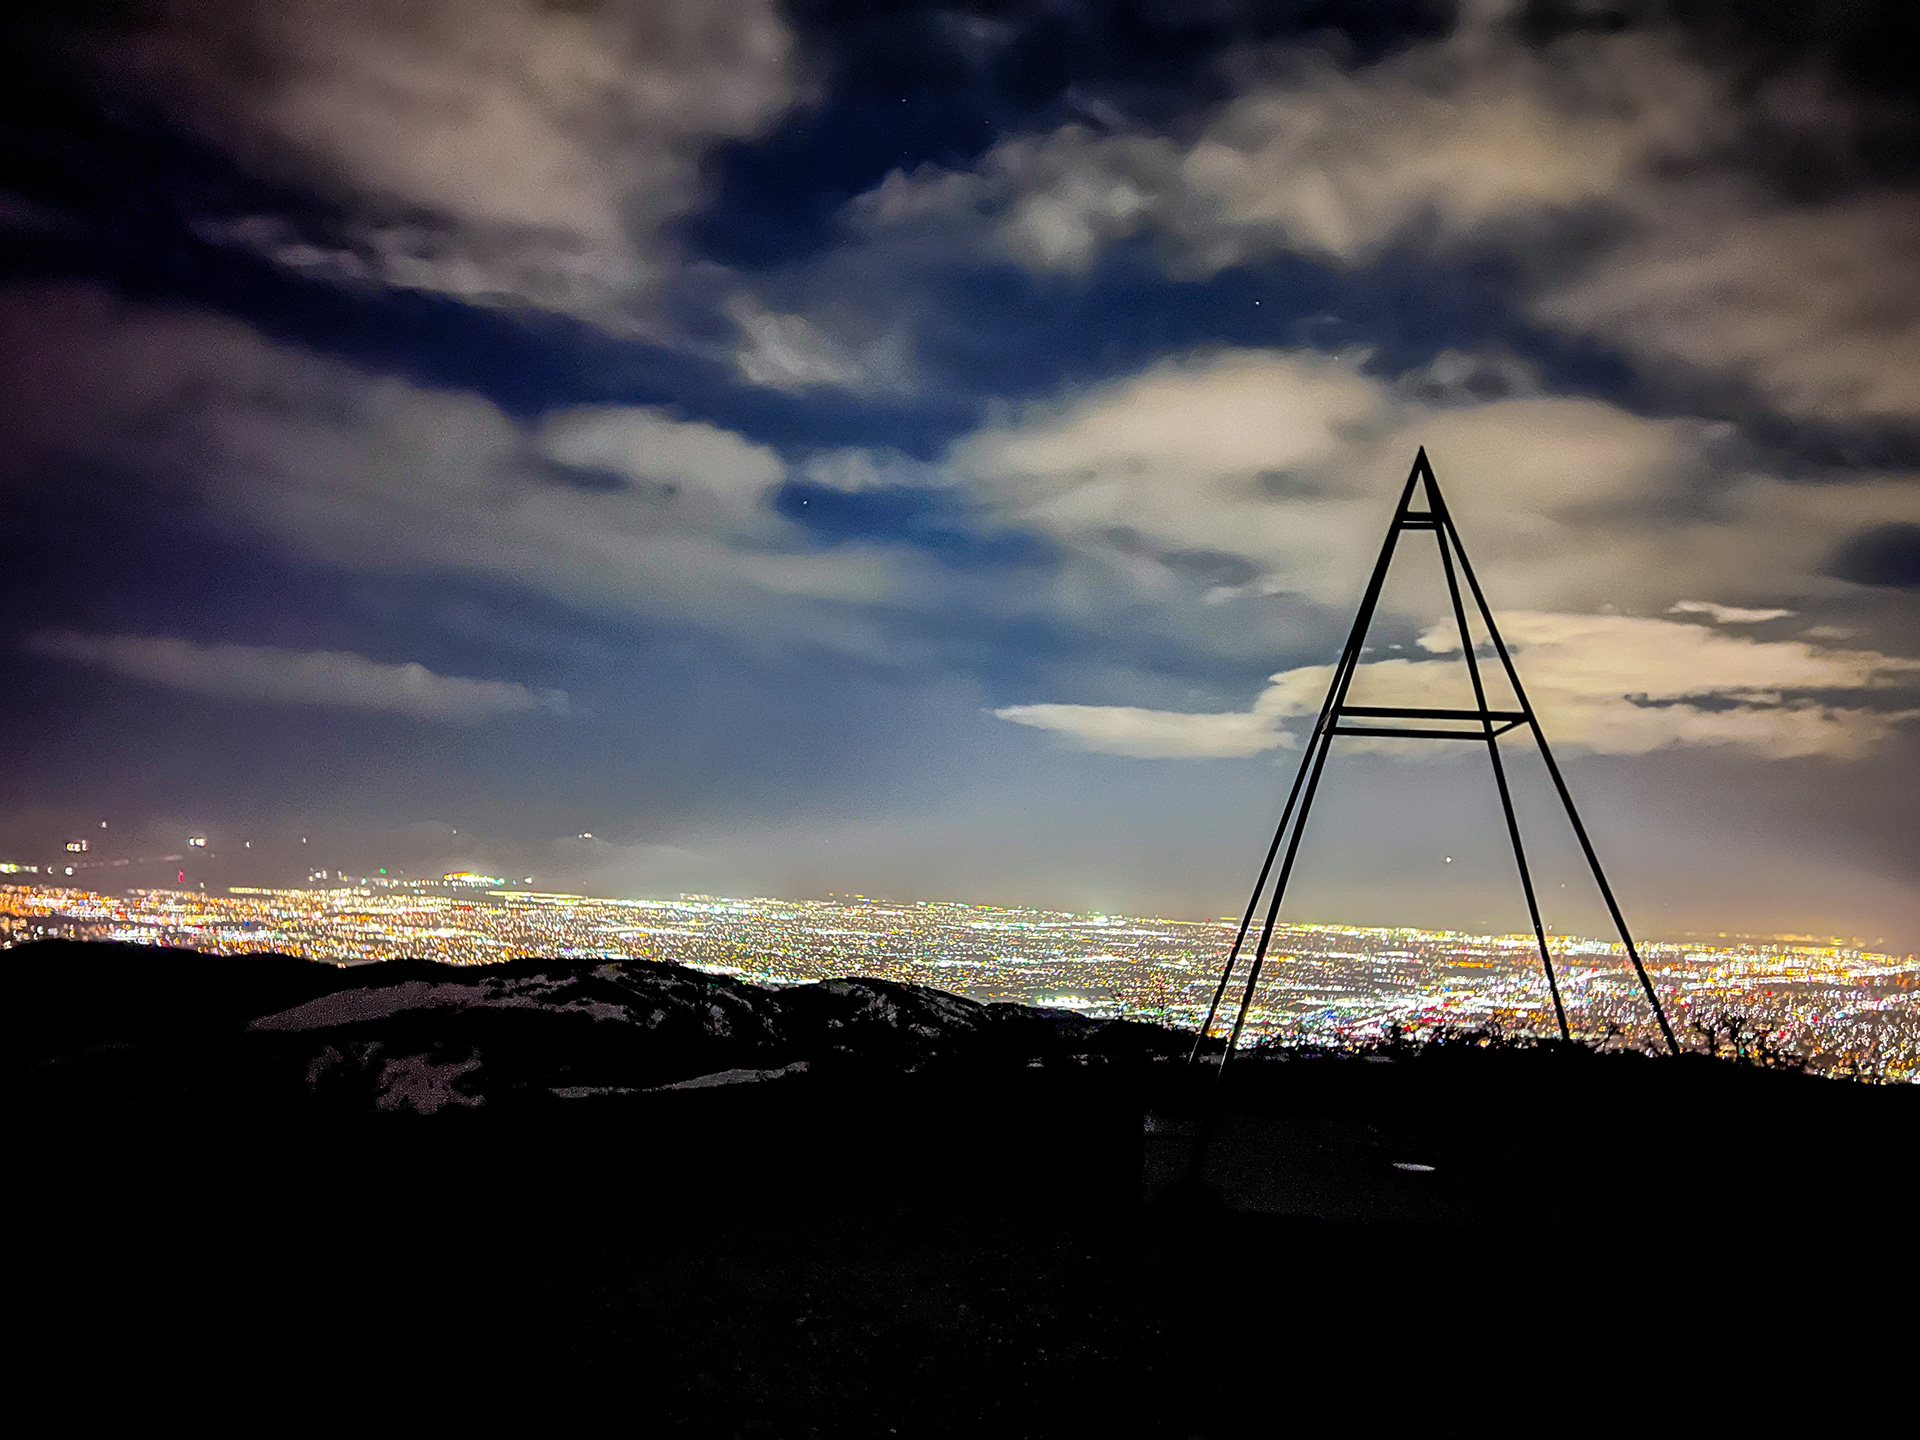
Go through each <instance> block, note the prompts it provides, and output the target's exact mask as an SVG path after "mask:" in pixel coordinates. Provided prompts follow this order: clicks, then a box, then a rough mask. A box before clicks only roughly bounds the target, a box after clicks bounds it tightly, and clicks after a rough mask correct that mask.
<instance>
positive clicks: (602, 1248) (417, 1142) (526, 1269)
mask: <svg viewBox="0 0 1920 1440" xmlns="http://www.w3.org/2000/svg"><path fill="white" fill-rule="evenodd" d="M11 1018H12V1019H14V1020H16V1021H18V1020H19V1016H18V1015H17V1014H16V1015H14V1016H13V1017H11ZM69 1038H71V1037H69ZM63 1043H65V1042H63ZM116 1043H117V1042H116ZM63 1053H72V1054H76V1055H79V1054H80V1052H77V1051H75V1052H63ZM134 1053H137V1047H135V1049H134V1050H129V1049H127V1048H114V1049H108V1050H105V1051H102V1052H100V1054H102V1055H104V1056H105V1057H106V1058H105V1060H104V1061H101V1062H100V1063H95V1062H94V1061H93V1060H90V1059H88V1058H87V1057H86V1056H85V1055H81V1056H80V1058H79V1059H78V1060H74V1061H72V1062H68V1061H62V1062H61V1063H60V1064H58V1065H54V1066H52V1067H51V1068H49V1067H48V1066H47V1065H45V1064H37V1065H36V1066H34V1067H29V1069H28V1070H26V1071H16V1072H15V1073H14V1074H13V1075H12V1077H11V1082H10V1086H9V1088H7V1090H6V1091H5V1095H4V1099H5V1101H6V1109H5V1112H4V1114H5V1123H6V1127H7V1129H6V1135H7V1150H6V1153H7V1155H8V1158H9V1175H10V1178H9V1180H8V1189H9V1191H10V1192H11V1194H12V1195H13V1196H14V1198H15V1200H16V1201H17V1204H16V1206H15V1207H14V1218H13V1220H12V1223H11V1225H10V1234H11V1238H12V1240H13V1244H12V1245H11V1247H10V1256H9V1261H8V1274H7V1285H6V1292H5V1293H6V1295H7V1300H8V1308H9V1311H10V1313H11V1314H12V1316H13V1317H14V1319H15V1322H16V1324H15V1331H16V1333H15V1338H14V1340H13V1341H12V1342H11V1344H10V1346H9V1348H8V1351H7V1357H8V1358H7V1362H6V1370H7V1374H6V1375H5V1377H4V1379H5V1386H6V1390H5V1394H6V1395H7V1397H8V1399H7V1406H8V1410H9V1413H13V1414H17V1415H40V1414H44V1415H48V1416H51V1417H54V1422H55V1423H53V1424H51V1425H47V1424H42V1425H39V1426H36V1427H34V1429H33V1430H32V1431H31V1432H23V1433H41V1432H42V1431H43V1430H47V1431H50V1430H59V1431H74V1432H86V1431H92V1430H96V1429H99V1428H102V1427H103V1426H105V1425H107V1424H113V1425H115V1426H118V1427H121V1428H125V1427H128V1426H135V1427H138V1428H140V1429H148V1428H155V1427H157V1426H159V1425H161V1424H170V1425H179V1424H185V1425H191V1426H194V1427H196V1428H214V1427H218V1428H220V1429H226V1428H229V1427H233V1426H237V1425H245V1426H247V1427H248V1428H249V1429H254V1430H263V1431H264V1430H290V1429H291V1430H304V1429H307V1428H313V1427H318V1426H321V1425H325V1426H327V1427H329V1428H336V1427H337V1428H347V1427H351V1428H353V1429H356V1430H361V1431H366V1430H373V1431H378V1432H386V1431H391V1430H396V1429H401V1428H407V1429H416V1430H417V1429H421V1428H423V1427H427V1428H431V1429H433V1430H436V1431H439V1430H448V1429H451V1428H453V1427H455V1426H473V1427H480V1428H487V1429H495V1428H506V1427H513V1428H517V1429H523V1430H531V1429H538V1430H539V1431H541V1432H545V1433H627V1434H641V1435H652V1434H661V1435H711V1436H767V1437H788V1436H808V1435H823V1436H838V1435H847V1436H866V1435H873V1436H886V1435H900V1436H947V1435H953V1436H960V1435H968V1436H970V1435H985V1436H1023V1435H1036V1436H1037V1435H1047V1436H1056V1435H1057V1436H1075V1435H1115V1436H1127V1435H1167V1436H1223V1437H1224V1436H1244V1435H1283V1434H1284V1435H1291V1434H1301V1435H1308V1434H1320V1433H1336V1432H1337V1433H1346V1434H1365V1435H1373V1434H1380V1435H1386V1434H1404V1433H1414V1434H1423V1435H1478V1434H1508V1433H1514V1434H1517V1433H1529V1434H1563V1433H1581V1434H1585V1433H1620V1434H1674V1435H1680V1434H1699V1433H1712V1434H1735V1433H1740V1434H1773V1433H1794V1434H1814V1435H1825V1434H1852V1433H1862V1432H1873V1433H1878V1432H1880V1431H1883V1430H1885V1431H1891V1432H1892V1433H1901V1434H1904V1433H1910V1432H1911V1429H1912V1421H1913V1400H1912V1398H1911V1397H1912V1373H1913V1366H1914V1360H1915V1341H1916V1339H1917V1338H1920V1336H1917V1335H1916V1328H1917V1327H1916V1324H1915V1310H1916V1304H1917V1303H1920V1302H1917V1301H1916V1296H1920V1264H1917V1263H1916V1260H1915V1258H1914V1257H1915V1252H1916V1239H1917V1237H1916V1235H1915V1229H1914V1203H1915V1193H1916V1192H1915V1189H1914V1179H1915V1169H1914V1165H1913V1144H1914V1140H1915V1137H1916V1121H1917V1120H1920V1103H1916V1102H1920V1092H1916V1091H1914V1090H1913V1089H1912V1088H1911V1087H1902V1088H1899V1089H1894V1088H1890V1087H1870V1086H1864V1085H1853V1084H1846V1083H1842V1082H1837V1081H1824V1080H1816V1079H1810V1078H1807V1077H1803V1076H1797V1075H1789V1074H1779V1073H1772V1072H1762V1071H1754V1070H1749V1069H1744V1068H1740V1067H1734V1066H1729V1065H1725V1064H1721V1063H1717V1062H1711V1061H1707V1060H1704V1059H1694V1058H1683V1059H1681V1060H1678V1061H1657V1060H1649V1059H1645V1058H1641V1057H1633V1056H1612V1057H1595V1056H1589V1055H1584V1054H1560V1053H1555V1052H1553V1051H1550V1050H1535V1051H1520V1052H1512V1051H1497V1050H1495V1051H1482V1050H1463V1049H1454V1050H1445V1051H1434V1052H1430V1053H1428V1054H1426V1055H1422V1056H1415V1055H1405V1056H1402V1057H1400V1058H1398V1059H1393V1060H1386V1061H1384V1062H1383V1061H1382V1059H1381V1057H1375V1058H1374V1059H1372V1060H1369V1059H1365V1058H1359V1057H1330V1058H1319V1059H1295V1060H1291V1061H1285V1062H1280V1061H1273V1062H1264V1063H1248V1064H1245V1065H1239V1066H1237V1067H1236V1071H1235V1072H1230V1074H1232V1076H1233V1083H1231V1084H1230V1085H1229V1087H1228V1089H1227V1091H1226V1094H1225V1100H1226V1105H1225V1118H1224V1119H1223V1120H1222V1122H1221V1124H1220V1126H1219V1128H1218V1131H1217V1134H1216V1139H1215V1142H1214V1148H1213V1151H1212V1157H1213V1159H1212V1163H1211V1164H1210V1166H1209V1168H1208V1171H1207V1179H1208V1181H1209V1187H1208V1191H1209V1192H1210V1193H1211V1194H1213V1195H1217V1196H1224V1198H1225V1199H1226V1201H1227V1202H1228V1203H1229V1204H1231V1205H1233V1206H1236V1207H1254V1208H1236V1209H1211V1208H1209V1207H1208V1204H1207V1193H1202V1194H1200V1195H1198V1196H1196V1195H1194V1194H1191V1193H1188V1192H1185V1191H1184V1190H1182V1189H1180V1187H1178V1186H1174V1188H1173V1191H1172V1193H1166V1187H1167V1186H1168V1185H1169V1183H1170V1182H1172V1181H1176V1180H1177V1179H1178V1178H1179V1177H1180V1176H1181V1175H1182V1174H1183V1173H1184V1169H1185V1161H1186V1157H1187V1156H1188V1155H1189V1154H1190V1153H1191V1145H1192V1142H1193V1137H1194V1133H1195V1127H1196V1123H1197V1122H1196V1118H1195V1117H1196V1114H1197V1113H1198V1111H1197V1101H1198V1099H1199V1097H1198V1096H1196V1095H1195V1094H1194V1093H1192V1092H1191V1091H1190V1090H1189V1089H1188V1088H1187V1086H1186V1083H1185V1081H1184V1080H1183V1079H1182V1077H1181V1075H1180V1073H1179V1072H1178V1071H1177V1069H1175V1068H1172V1067H1168V1066H1166V1065H1164V1064H1156V1063H1154V1062H1151V1061H1148V1060H1142V1061H1139V1062H1138V1063H1134V1064H1129V1065H1118V1064H1100V1063H1095V1062H1092V1061H1077V1062H1076V1061H1073V1060H1071V1059H1059V1058H1056V1059H1054V1060H1050V1061H1048V1062H1047V1063H1042V1064H1031V1063H1028V1064H1022V1065H1020V1066H1017V1067H1009V1066H1007V1065H1005V1064H996V1065H989V1064H986V1063H984V1062H982V1061H980V1060H978V1059H977V1058H975V1059H973V1060H952V1059H949V1061H948V1062H946V1063H938V1064H925V1065H912V1066H905V1067H902V1066H900V1065H897V1064H894V1063H892V1062H891V1061H890V1062H889V1063H888V1064H887V1065H884V1066H868V1067H863V1066H861V1065H859V1064H857V1063H853V1062H851V1061H847V1060H846V1057H843V1063H841V1064H839V1065H837V1066H816V1067H815V1068H813V1069H811V1070H809V1071H807V1072H797V1073H794V1074H791V1075H787V1076H784V1077H782V1078H779V1079H774V1080H768V1081H763V1082H759V1083H747V1084H735V1085H726V1086H715V1087H711V1088H696V1089H691V1090H674V1091H648V1092H644V1093H633V1094H608V1095H599V1096H593V1097H587V1098H582V1099H575V1100H571V1101H568V1102H566V1103H564V1104H560V1103H556V1104H532V1103H522V1104H518V1105H506V1104H501V1105H495V1106H488V1105H473V1106H449V1107H446V1108H443V1109H440V1110H438V1111H437V1112H435V1113H431V1114H418V1113H412V1112H411V1111H407V1110H398V1111H378V1112H361V1111H354V1110H351V1109H345V1108H341V1107H340V1106H338V1105H333V1106H320V1105H306V1104H301V1103H297V1102H294V1101H291V1100H289V1099H288V1098H287V1096H285V1095H283V1094H280V1093H278V1092H275V1091H272V1090H271V1088H270V1087H269V1088H267V1089H263V1090H259V1091H249V1090H248V1089H247V1087H245V1086H238V1087H236V1086H232V1085H223V1084H222V1078H223V1076H228V1077H229V1078H231V1076H232V1075H233V1074H234V1073H236V1072H234V1071H233V1070H232V1067H236V1066H243V1065H244V1063H245V1062H244V1060H243V1059H240V1058H236V1055H237V1052H234V1051H232V1050H230V1049H225V1048H222V1046H221V1045H219V1044H217V1043H212V1042H209V1043H208V1044H207V1045H206V1046H205V1047H204V1049H203V1050H201V1051H199V1052H197V1053H198V1057H199V1058H197V1059H194V1058H188V1059H182V1058H180V1057H179V1056H176V1057H175V1058H174V1060H173V1061H172V1062H171V1063H170V1064H169V1065H167V1066H163V1067H160V1069H159V1070H157V1071H155V1072H153V1074H152V1076H151V1077H150V1081H149V1083H144V1084H143V1083H141V1080H140V1076H141V1074H142V1073H143V1072H142V1071H141V1070H140V1069H139V1068H138V1067H137V1066H134V1067H132V1068H129V1066H130V1062H128V1061H127V1060H126V1058H125V1057H126V1056H128V1055H129V1054H134ZM76 1067H77V1068H76ZM49 1076H60V1077H61V1078H60V1079H59V1080H58V1081H57V1083H56V1082H54V1081H50V1080H49V1079H48V1077H49ZM23 1077H24V1078H23ZM1407 1166H1423V1167H1430V1168H1424V1169H1408V1168H1402V1167H1407Z"/></svg>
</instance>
